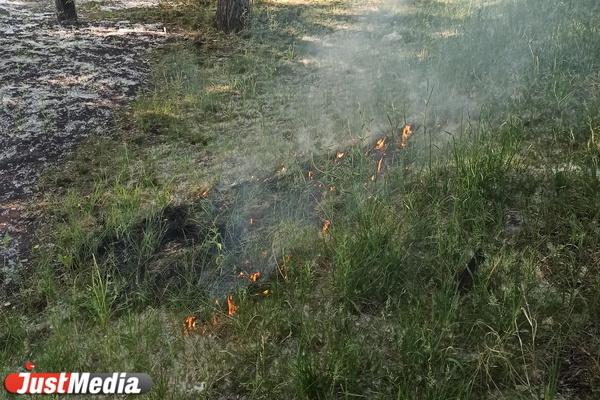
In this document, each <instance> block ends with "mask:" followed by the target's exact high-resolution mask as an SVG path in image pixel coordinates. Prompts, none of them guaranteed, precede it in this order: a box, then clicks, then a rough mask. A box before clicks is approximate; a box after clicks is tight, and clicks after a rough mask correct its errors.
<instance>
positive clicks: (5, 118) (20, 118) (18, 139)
mask: <svg viewBox="0 0 600 400" xmlns="http://www.w3.org/2000/svg"><path fill="white" fill-rule="evenodd" d="M82 4H83V6H85V5H86V3H85V2H83V3H82ZM125 6H126V4H115V5H114V6H113V7H116V8H117V9H123V7H125ZM136 7H139V5H138V4H137V3H136ZM0 10H1V12H0V35H1V38H0V59H1V60H0V77H1V79H2V87H0V102H1V104H2V108H1V109H0V131H1V132H2V135H0V148H1V149H2V150H0V167H1V168H0V169H1V171H0V237H2V238H4V241H5V242H6V243H10V245H7V246H6V247H2V248H0V259H2V266H3V268H2V269H3V275H4V276H8V275H9V274H10V273H11V271H13V270H14V269H15V267H16V266H17V265H18V264H20V263H21V260H20V259H21V258H23V259H25V262H27V261H28V260H27V257H28V255H27V253H28V251H27V245H28V244H29V240H28V237H29V236H31V235H32V234H33V232H32V230H33V228H32V227H31V226H30V225H31V222H32V221H31V218H29V217H28V215H27V214H28V212H27V203H28V200H29V199H30V198H31V197H32V196H33V195H34V193H35V191H36V183H37V178H38V176H39V175H40V173H41V171H42V170H43V169H44V168H45V167H47V166H48V165H49V164H56V163H57V162H58V161H59V160H61V159H62V158H63V157H64V156H65V155H66V154H68V153H69V152H70V151H71V150H72V149H73V148H75V147H76V146H77V145H78V144H80V143H81V142H82V141H83V140H84V139H85V138H87V137H89V136H107V135H111V134H113V133H114V130H115V126H114V111H115V109H116V107H119V106H124V105H126V104H127V103H128V102H129V101H131V100H132V99H133V97H134V94H135V93H136V91H137V89H138V88H139V87H140V85H141V84H143V83H144V82H145V81H146V78H147V75H148V72H149V66H148V58H149V52H148V49H149V48H157V47H159V46H161V44H162V43H164V41H165V38H166V34H165V31H164V30H163V27H162V26H161V24H134V23H131V22H128V21H114V22H111V21H102V20H90V19H86V18H85V15H86V14H85V12H84V14H83V16H82V18H81V19H80V21H79V23H78V24H77V26H61V25H60V24H58V23H57V21H56V17H55V10H54V8H53V5H52V4H51V3H48V2H3V3H1V4H0ZM21 242H23V244H21ZM22 253H23V254H22ZM5 279H6V278H5Z"/></svg>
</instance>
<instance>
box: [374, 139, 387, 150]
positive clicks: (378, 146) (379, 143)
mask: <svg viewBox="0 0 600 400" xmlns="http://www.w3.org/2000/svg"><path fill="white" fill-rule="evenodd" d="M384 147H385V137H382V138H381V139H379V140H377V142H375V147H374V149H375V150H382V149H383V148H384Z"/></svg>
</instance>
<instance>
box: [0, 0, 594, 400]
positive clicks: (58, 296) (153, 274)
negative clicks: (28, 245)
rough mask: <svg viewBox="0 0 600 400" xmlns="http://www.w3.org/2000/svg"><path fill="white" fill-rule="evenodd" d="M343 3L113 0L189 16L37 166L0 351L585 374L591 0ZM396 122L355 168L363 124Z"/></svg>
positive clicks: (179, 380)
mask: <svg viewBox="0 0 600 400" xmlns="http://www.w3.org/2000/svg"><path fill="white" fill-rule="evenodd" d="M363 5H364V4H362V3H361V2H355V3H353V4H343V3H339V2H327V1H318V2H317V1H315V2H307V3H288V2H281V3H279V2H258V3H256V4H255V7H254V10H253V15H252V19H251V25H250V27H249V28H248V29H247V30H245V31H244V32H242V33H241V34H240V35H238V36H226V35H221V34H219V33H217V32H215V31H214V30H213V28H212V26H211V25H210V24H203V23H200V22H198V21H208V20H209V15H210V13H212V12H213V10H212V9H211V8H210V7H208V6H203V5H199V4H196V5H194V6H193V7H192V8H190V7H191V6H190V5H186V4H179V5H171V6H169V7H166V6H164V7H163V9H162V11H161V12H158V13H157V12H156V11H148V12H147V13H145V14H144V15H142V16H140V15H137V14H135V15H133V16H132V18H137V17H140V18H143V19H148V18H150V19H153V20H156V19H159V20H162V21H166V22H168V23H170V24H174V25H176V26H178V27H179V28H180V29H195V30H196V31H195V33H194V34H190V35H189V36H190V37H191V39H189V40H185V41H181V42H179V43H176V44H173V45H172V46H171V47H170V48H168V49H166V50H162V51H161V52H159V53H158V54H157V56H156V61H155V63H154V67H153V76H152V85H151V86H150V87H149V88H148V89H147V91H146V92H145V93H144V94H143V95H141V96H140V98H139V99H138V100H137V101H136V102H135V103H134V104H133V105H132V108H131V110H129V111H126V112H124V115H123V116H122V118H121V125H122V128H123V129H122V133H121V134H120V135H119V136H118V137H115V138H112V139H103V140H95V141H91V142H90V143H88V144H86V145H85V146H83V147H82V149H81V150H80V151H79V152H78V154H76V155H75V156H73V157H72V159H71V160H69V161H68V162H67V163H65V165H62V166H60V170H57V171H55V172H53V173H49V174H48V176H46V178H45V183H44V184H45V188H46V192H47V193H48V195H47V198H46V199H45V205H44V207H45V208H44V211H45V224H44V227H43V228H42V229H41V230H40V232H39V234H38V236H39V239H38V246H36V249H35V250H34V254H33V258H34V260H35V265H34V267H33V268H32V270H31V275H30V276H23V277H22V278H21V282H20V286H21V289H20V291H19V292H18V293H16V294H15V296H14V298H13V299H11V302H12V304H14V306H13V307H12V308H5V309H3V310H2V311H3V314H1V315H0V318H1V320H2V321H4V322H3V323H2V328H1V329H0V337H1V338H2V340H1V341H0V343H2V347H0V359H1V360H2V365H3V366H4V371H5V372H7V371H11V370H14V369H16V368H17V367H18V366H19V365H20V364H21V363H22V362H23V361H25V360H27V359H33V360H34V361H35V363H36V365H37V366H38V368H39V369H40V370H90V371H100V372H103V371H113V370H135V371H140V372H147V373H149V374H150V376H152V378H153V380H154V385H155V386H154V388H153V390H152V392H151V393H150V395H148V397H149V398H156V399H163V398H173V399H184V398H238V397H239V398H306V399H329V398H355V397H363V398H382V399H383V398H386V399H387V398H396V399H440V400H441V399H479V398H492V399H531V398H541V399H545V400H546V399H548V400H549V399H594V398H597V397H598V396H599V395H600V380H599V379H598V376H600V359H599V358H598V354H600V301H599V300H598V299H600V278H599V276H600V274H599V272H600V271H599V270H598V268H599V265H600V249H599V245H598V243H600V228H599V226H598V221H599V217H600V215H599V214H600V211H599V210H600V190H599V189H600V179H599V175H598V166H599V165H598V164H599V155H600V142H599V138H598V133H597V132H598V130H599V129H600V118H599V115H600V114H599V111H600V107H599V106H600V97H599V96H598V93H599V92H598V90H597V89H598V87H599V84H600V75H598V71H597V66H598V60H600V45H599V43H600V40H599V39H600V38H599V35H600V32H599V31H598V26H600V25H599V22H600V9H599V7H598V5H597V4H595V2H594V1H592V0H582V1H577V2H574V1H572V2H568V1H567V2H559V1H542V0H532V1H528V2H523V1H521V2H518V1H501V2H494V3H488V2H478V1H466V0H453V1H450V0H445V1H440V2H432V1H417V2H415V3H414V4H412V5H399V4H396V5H394V4H389V5H388V6H387V7H386V8H385V9H384V11H371V12H369V11H365V10H364V8H361V6H363ZM186 10H187V12H186ZM190 10H193V11H194V12H193V13H192V12H191V11H190ZM92 11H93V10H92ZM361 13H363V14H364V13H366V14H367V18H366V19H361V18H357V16H359V15H360V14H361ZM113 17H119V18H120V17H121V16H119V15H117V16H113ZM194 21H195V22H194ZM348 26H350V27H356V28H357V29H356V30H353V29H345V28H347V27H348ZM363 28H364V29H363ZM392 33H394V35H392V36H390V34H392ZM398 36H401V39H396V38H397V37H398ZM314 38H321V39H323V40H324V44H323V42H319V41H318V40H316V41H315V40H314ZM311 57H314V58H316V60H317V61H318V63H317V64H315V63H311V62H310V60H311ZM307 60H308V61H307ZM407 122H408V123H411V124H413V125H414V127H415V134H414V135H413V137H412V138H411V139H410V141H409V142H408V145H407V146H406V147H405V148H402V149H396V150H392V148H393V147H394V145H393V143H392V144H390V147H389V149H388V151H387V155H386V157H385V162H384V163H383V169H382V174H379V175H378V176H377V177H376V179H371V177H372V176H373V175H374V174H375V171H376V168H377V162H378V160H379V157H380V154H379V153H375V154H373V152H372V151H367V150H368V148H369V147H370V146H369V145H367V144H365V140H363V137H367V138H368V137H371V135H373V134H386V135H388V142H392V141H393V140H395V139H394V138H397V136H398V135H399V132H398V130H399V129H400V128H401V127H402V126H403V125H404V124H405V123H407ZM336 151H344V157H343V158H340V159H338V158H336V157H335V152H336ZM309 171H311V177H312V178H311V177H309ZM206 193H208V195H207V194H206ZM251 219H252V223H250V220H251ZM326 220H328V221H330V222H331V224H330V225H329V229H328V231H327V232H325V233H323V232H321V229H322V226H323V223H324V222H325V221H326ZM476 249H482V250H483V251H484V252H485V254H486V261H485V263H484V264H483V265H482V266H481V269H480V270H479V271H478V272H477V273H476V274H475V276H474V285H473V288H472V289H471V290H469V291H468V292H467V293H465V294H462V295H460V294H457V291H456V285H457V282H456V279H455V276H456V274H457V273H458V272H460V271H461V270H463V269H464V268H465V266H466V265H467V262H468V261H469V259H470V258H471V256H472V254H473V252H474V251H475V250H476ZM241 271H244V272H247V273H249V272H254V271H261V272H263V277H262V278H261V280H259V282H257V283H254V284H250V285H248V284H245V283H244V281H243V280H242V279H240V278H238V277H237V274H238V273H239V272H241ZM264 290H269V295H268V296H261V293H262V292H263V291H264ZM227 295H232V296H233V300H234V302H235V303H236V304H237V305H238V306H239V308H238V311H237V313H236V314H235V315H234V316H233V317H230V316H228V315H227V312H226V311H227V309H226V306H225V297H226V296H227ZM215 300H216V301H217V302H218V303H215ZM191 314H193V315H196V316H197V317H198V318H199V323H200V325H202V326H207V327H209V329H208V330H207V331H206V332H205V333H204V334H201V333H200V331H201V330H200V331H198V332H192V333H190V334H187V335H184V334H182V331H181V327H182V321H183V318H184V317H185V316H188V315H191ZM215 315H216V316H217V318H218V320H219V322H218V324H216V326H211V323H210V321H211V319H212V318H213V316H215Z"/></svg>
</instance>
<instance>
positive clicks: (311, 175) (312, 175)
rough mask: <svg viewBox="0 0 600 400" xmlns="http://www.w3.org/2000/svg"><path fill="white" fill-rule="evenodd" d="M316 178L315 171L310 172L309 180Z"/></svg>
mask: <svg viewBox="0 0 600 400" xmlns="http://www.w3.org/2000/svg"><path fill="white" fill-rule="evenodd" d="M314 177H315V171H308V179H312V178H314Z"/></svg>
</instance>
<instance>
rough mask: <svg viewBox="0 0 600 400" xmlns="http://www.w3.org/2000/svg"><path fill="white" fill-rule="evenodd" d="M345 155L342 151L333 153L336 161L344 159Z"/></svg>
mask: <svg viewBox="0 0 600 400" xmlns="http://www.w3.org/2000/svg"><path fill="white" fill-rule="evenodd" d="M345 154H346V153H344V152H343V151H338V152H337V153H335V158H337V159H338V160H339V159H340V158H342V157H344V155H345Z"/></svg>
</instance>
